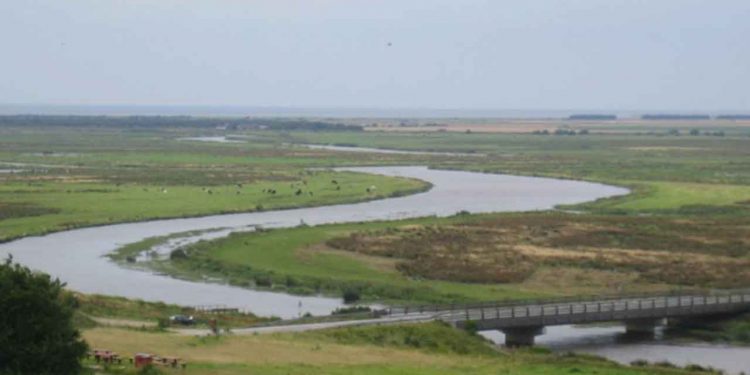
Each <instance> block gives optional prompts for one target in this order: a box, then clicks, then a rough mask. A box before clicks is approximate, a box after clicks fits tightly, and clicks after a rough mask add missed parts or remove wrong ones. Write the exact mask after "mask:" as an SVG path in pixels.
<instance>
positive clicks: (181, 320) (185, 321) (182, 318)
mask: <svg viewBox="0 0 750 375" xmlns="http://www.w3.org/2000/svg"><path fill="white" fill-rule="evenodd" d="M169 321H170V322H171V323H172V324H182V325H184V326H190V325H193V324H195V318H193V316H192V315H172V316H170V317H169Z"/></svg>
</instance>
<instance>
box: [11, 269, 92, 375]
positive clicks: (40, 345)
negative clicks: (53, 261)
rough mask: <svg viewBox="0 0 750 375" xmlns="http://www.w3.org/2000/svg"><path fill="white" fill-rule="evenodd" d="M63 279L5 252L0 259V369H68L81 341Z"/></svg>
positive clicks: (75, 364) (81, 351) (74, 364)
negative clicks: (38, 269)
mask: <svg viewBox="0 0 750 375" xmlns="http://www.w3.org/2000/svg"><path fill="white" fill-rule="evenodd" d="M64 286H65V284H64V283H62V282H60V280H58V279H54V280H53V279H51V278H50V276H49V275H46V274H42V273H36V272H32V271H31V270H30V269H28V268H26V267H23V266H21V265H19V264H14V263H13V262H12V259H11V258H8V259H7V260H6V261H5V262H4V263H3V264H0V312H1V313H0V374H19V375H25V374H35V375H37V374H39V375H47V374H49V375H52V374H54V375H68V374H70V375H72V374H77V373H79V372H80V370H81V365H80V360H81V358H83V356H84V355H85V354H86V350H87V345H86V343H85V342H84V341H83V340H82V339H81V337H80V333H79V332H78V330H77V329H75V327H74V326H73V313H74V311H75V308H76V305H77V302H76V300H75V298H74V297H73V296H72V295H71V294H70V293H68V292H66V291H64V290H63V287H64Z"/></svg>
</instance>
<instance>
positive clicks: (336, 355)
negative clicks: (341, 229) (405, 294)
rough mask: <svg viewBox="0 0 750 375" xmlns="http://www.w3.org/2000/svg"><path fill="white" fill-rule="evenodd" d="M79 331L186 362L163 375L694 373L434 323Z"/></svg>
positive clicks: (100, 343) (102, 342)
mask: <svg viewBox="0 0 750 375" xmlns="http://www.w3.org/2000/svg"><path fill="white" fill-rule="evenodd" d="M84 336H85V338H86V340H87V341H89V342H90V343H92V345H94V346H95V347H97V348H107V349H110V350H114V351H116V352H118V353H135V352H139V351H148V352H151V353H158V354H160V355H163V356H172V357H174V356H176V357H180V358H183V359H188V364H187V367H186V370H184V371H183V370H175V371H170V370H165V371H164V373H167V374H170V373H175V374H182V373H187V374H216V375H234V374H285V375H286V374H300V375H302V374H305V375H307V374H362V375H367V374H423V375H432V374H467V373H471V374H498V373H500V374H506V373H507V374H519V375H547V374H549V375H552V374H560V373H578V374H603V373H606V374H613V375H630V374H632V375H636V374H685V373H695V372H689V371H686V370H681V369H676V368H672V367H658V366H648V367H638V368H635V367H625V366H620V365H616V364H613V363H611V362H607V361H604V360H601V359H595V358H591V357H586V356H574V355H551V354H547V353H546V352H545V351H540V350H537V351H534V350H520V351H499V350H498V349H495V348H492V347H491V346H489V345H488V344H487V343H486V342H485V341H484V340H483V339H482V338H480V337H479V336H475V335H471V334H469V333H465V332H461V331H457V330H454V329H453V328H450V327H447V326H443V325H440V324H437V323H435V324H421V325H418V326H396V327H367V328H349V329H339V330H331V331H325V332H312V333H304V334H278V335H272V336H265V335H261V336H234V337H233V336H224V337H218V338H217V337H201V338H196V337H186V336H177V335H172V334H166V333H151V332H143V331H136V330H124V329H114V328H97V329H92V330H87V331H86V332H85V335H84ZM124 367H128V366H124ZM112 370H113V371H114V370H116V369H112ZM113 373H120V372H113Z"/></svg>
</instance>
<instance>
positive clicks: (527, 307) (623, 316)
mask: <svg viewBox="0 0 750 375" xmlns="http://www.w3.org/2000/svg"><path fill="white" fill-rule="evenodd" d="M745 311H750V291H741V292H739V291H738V292H723V293H720V294H705V295H703V294H686V295H663V296H654V295H642V296H628V297H622V296H621V297H592V298H578V299H575V298H572V299H557V300H547V301H526V302H516V303H507V302H504V303H503V302H496V303H479V304H467V305H429V306H412V307H392V308H389V309H387V310H386V311H385V315H387V316H389V317H390V318H397V317H399V316H416V315H420V316H432V318H433V319H435V320H442V321H445V322H448V323H450V324H452V325H453V326H455V327H458V328H466V327H469V326H472V328H473V329H477V330H480V331H485V330H500V331H502V332H503V333H505V344H506V345H508V346H522V345H533V344H534V337H535V336H537V335H540V334H542V333H543V332H544V327H546V326H551V325H567V324H583V323H597V322H614V321H621V322H624V323H625V326H626V329H627V332H629V333H640V334H643V333H646V334H653V332H654V328H655V327H656V326H657V325H658V324H659V323H660V322H662V321H664V320H665V319H674V318H680V319H690V318H696V319H701V318H702V319H706V318H711V316H715V315H724V314H736V313H741V312H745Z"/></svg>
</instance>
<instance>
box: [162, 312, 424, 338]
mask: <svg viewBox="0 0 750 375" xmlns="http://www.w3.org/2000/svg"><path fill="white" fill-rule="evenodd" d="M436 316H437V314H435V313H431V314H408V315H401V316H389V317H382V318H373V319H360V320H341V321H335V322H322V323H306V324H286V325H284V324H281V325H272V326H264V327H249V328H235V329H232V330H231V333H232V334H235V335H254V334H268V333H282V332H304V331H314V330H321V329H328V328H342V327H357V326H368V325H385V324H400V323H424V322H430V321H434V320H436ZM172 331H173V332H176V333H179V334H181V335H191V336H205V335H209V334H211V331H210V330H208V329H192V328H184V329H173V330H172Z"/></svg>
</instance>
